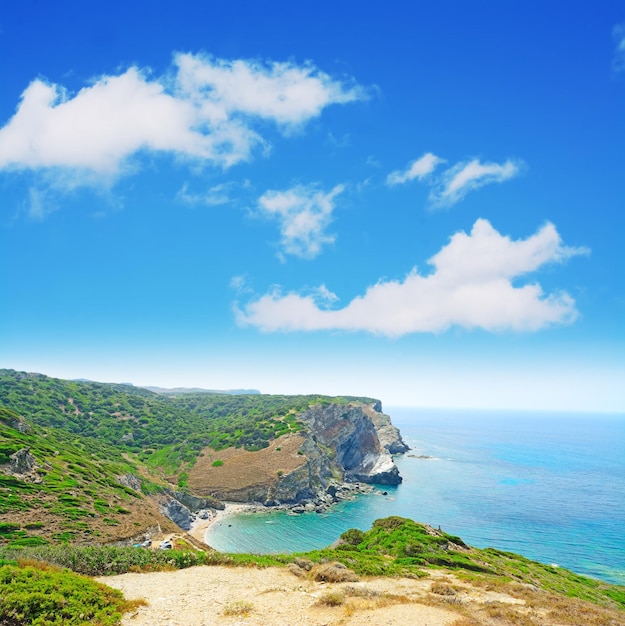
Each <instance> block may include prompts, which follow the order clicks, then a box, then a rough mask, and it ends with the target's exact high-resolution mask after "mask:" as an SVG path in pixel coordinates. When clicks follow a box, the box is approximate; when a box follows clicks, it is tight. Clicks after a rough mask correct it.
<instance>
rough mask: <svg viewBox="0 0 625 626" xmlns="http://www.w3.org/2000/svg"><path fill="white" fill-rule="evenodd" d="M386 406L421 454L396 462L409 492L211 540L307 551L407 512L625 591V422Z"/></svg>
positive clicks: (248, 518) (233, 548) (252, 524)
mask: <svg viewBox="0 0 625 626" xmlns="http://www.w3.org/2000/svg"><path fill="white" fill-rule="evenodd" d="M385 411H386V412H387V413H388V414H389V415H390V416H391V418H392V421H393V423H394V424H395V425H396V426H398V427H399V429H400V430H401V432H402V435H403V437H404V440H405V441H406V443H408V445H409V446H410V447H411V448H412V450H410V452H409V453H408V454H406V455H403V456H399V457H397V458H396V462H397V465H398V467H399V470H400V472H401V475H402V476H403V479H404V482H403V483H402V484H401V485H400V486H398V487H396V488H388V487H382V488H381V489H384V490H386V491H387V492H388V494H387V495H386V496H385V495H382V494H381V493H380V492H378V493H376V494H371V495H365V496H361V497H359V498H358V499H356V500H354V501H350V502H344V503H341V504H339V505H337V506H336V507H334V508H333V509H332V510H331V511H330V512H328V513H325V514H322V515H318V514H316V513H310V514H304V515H300V516H290V515H287V514H285V513H268V514H251V515H250V514H248V515H240V516H237V517H233V518H228V519H227V521H226V520H224V521H222V522H219V521H218V522H216V523H215V524H213V526H212V527H211V528H210V529H209V531H208V534H207V538H206V539H207V542H208V543H209V544H210V545H212V546H213V547H215V548H216V549H218V550H222V551H225V552H256V553H261V552H265V553H266V552H290V551H302V550H309V549H314V548H320V547H324V546H327V545H329V544H330V543H332V542H333V541H335V540H336V539H337V538H338V536H339V535H340V534H341V533H342V532H344V531H345V530H347V529H348V528H360V529H362V530H367V529H368V528H369V527H370V526H371V523H372V522H373V521H374V520H375V519H377V518H379V517H386V516H388V515H401V516H403V517H410V518H412V519H414V520H417V521H419V522H425V523H427V524H430V525H432V526H436V527H438V526H440V527H441V528H442V529H443V530H444V531H446V532H448V533H451V534H454V535H459V536H460V537H462V538H463V539H464V540H465V541H466V542H467V543H470V544H472V545H475V546H478V547H487V546H492V547H496V548H500V549H503V550H509V551H512V552H518V553H520V554H523V555H524V556H527V557H529V558H532V559H536V560H538V561H542V562H543V563H550V564H558V565H560V566H562V567H567V568H569V569H572V570H573V571H576V572H579V573H580V574H585V575H589V576H593V577H595V578H601V579H604V580H607V581H609V582H613V583H618V584H625V416H624V415H620V416H614V415H601V414H598V415H591V414H571V413H568V414H564V413H562V414H560V413H537V412H532V413H528V412H501V411H500V412H495V411H489V412H484V411H481V412H478V411H458V410H454V411H452V410H425V409H406V408H401V409H399V408H395V409H393V408H387V409H385ZM419 457H429V458H419Z"/></svg>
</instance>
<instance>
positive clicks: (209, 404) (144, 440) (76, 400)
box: [0, 370, 373, 471]
mask: <svg viewBox="0 0 625 626" xmlns="http://www.w3.org/2000/svg"><path fill="white" fill-rule="evenodd" d="M352 401H365V402H373V400H372V399H371V398H351V397H336V398H330V397H327V396H320V395H309V396H281V395H249V394H247V395H231V394H214V393H185V394H181V395H180V396H175V397H172V396H164V395H160V394H157V393H153V392H151V391H148V390H146V389H142V388H140V387H133V386H132V385H119V384H108V383H95V382H79V381H68V380H61V379H57V378H50V377H48V376H44V375H42V374H29V373H25V372H16V371H14V370H0V406H4V407H6V408H8V409H12V410H13V411H15V412H16V413H18V414H19V415H21V416H23V417H26V418H27V419H28V420H29V421H30V422H32V423H33V424H38V425H40V426H45V427H54V428H58V429H62V430H64V431H68V432H71V433H74V434H77V435H81V436H84V437H92V438H97V439H98V440H99V441H104V442H107V443H109V444H110V445H112V446H115V447H116V448H117V449H120V450H124V451H128V452H133V453H136V454H139V455H140V458H141V459H142V460H144V461H146V462H148V463H150V464H151V465H152V466H159V465H163V466H164V467H166V468H167V469H168V471H173V470H175V469H176V468H179V467H180V465H181V464H182V463H187V464H188V463H193V461H194V460H195V458H196V457H197V455H198V453H199V452H200V451H201V450H202V449H203V448H205V447H207V446H210V447H212V448H215V449H217V450H219V449H223V448H227V447H230V446H235V447H241V446H243V447H245V448H246V449H248V450H258V449H260V448H264V447H266V446H267V445H268V444H269V442H270V441H272V440H273V439H276V438H278V437H280V436H281V435H284V434H286V433H288V432H297V431H298V430H299V429H300V428H301V425H300V424H299V423H298V422H297V418H296V415H297V413H298V412H300V411H302V410H304V409H306V408H308V406H310V405H311V404H318V403H329V402H335V403H347V402H352Z"/></svg>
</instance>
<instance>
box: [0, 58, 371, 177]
mask: <svg viewBox="0 0 625 626" xmlns="http://www.w3.org/2000/svg"><path fill="white" fill-rule="evenodd" d="M174 61H175V70H174V72H173V73H172V74H171V76H169V77H163V78H155V79H152V78H150V77H149V75H148V73H147V72H145V71H142V70H140V69H139V68H137V67H131V68H130V69H128V70H127V71H125V72H124V73H122V74H120V75H117V76H103V77H101V78H99V79H97V80H96V81H95V82H93V84H91V85H90V86H88V87H85V88H83V89H81V90H80V91H79V92H78V93H76V94H74V95H70V94H68V93H67V92H66V91H65V90H64V89H63V87H61V86H59V85H54V84H48V83H46V82H44V81H42V80H40V79H36V80H34V81H33V82H32V83H31V84H30V85H29V86H28V87H27V89H26V90H25V91H24V93H23V94H22V98H21V102H20V104H19V106H18V108H17V112H16V113H15V115H14V116H13V117H12V118H11V120H10V121H9V122H8V123H7V124H6V125H5V126H4V127H3V128H2V129H0V168H14V169H39V168H69V169H71V170H78V171H82V172H85V173H87V174H88V176H86V178H85V180H93V177H94V176H98V177H102V176H104V177H109V178H110V177H114V176H116V175H118V174H119V173H120V170H121V168H122V166H123V165H124V164H125V163H126V162H127V160H128V158H129V157H131V156H133V155H136V154H137V153H138V152H140V151H151V152H159V153H171V154H174V155H176V156H182V157H186V158H191V159H197V160H201V161H205V162H210V163H212V164H215V165H218V166H225V167H227V166H230V165H232V164H234V163H237V162H239V161H242V160H245V159H248V158H250V156H251V154H252V151H253V149H254V147H255V146H258V145H259V144H264V143H265V140H264V139H263V137H262V136H261V135H260V133H259V129H258V121H259V120H269V121H271V122H273V123H275V124H276V125H277V126H278V128H279V129H280V130H281V131H283V132H292V131H293V129H295V128H297V127H300V126H302V125H303V124H305V123H306V122H307V121H308V120H310V119H311V118H314V117H316V116H318V115H319V114H320V113H321V112H322V110H323V109H324V108H325V107H326V106H328V105H331V104H343V103H346V102H351V101H353V100H356V99H359V98H362V97H363V95H364V92H363V90H362V89H361V88H359V87H358V86H355V85H347V84H345V83H343V82H340V81H338V80H335V79H333V78H331V77H330V76H329V75H327V74H325V73H323V72H321V71H319V70H318V69H316V68H315V67H314V66H313V65H311V64H307V65H301V66H300V65H296V64H294V63H260V62H255V61H243V60H238V61H224V60H220V59H213V58H210V57H207V56H203V55H192V54H178V55H176V56H175V59H174Z"/></svg>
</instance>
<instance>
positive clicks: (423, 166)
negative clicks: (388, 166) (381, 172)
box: [386, 152, 445, 185]
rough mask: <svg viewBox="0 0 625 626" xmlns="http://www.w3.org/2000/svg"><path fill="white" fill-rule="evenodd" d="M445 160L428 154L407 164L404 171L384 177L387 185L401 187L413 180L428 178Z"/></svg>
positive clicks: (397, 171)
mask: <svg viewBox="0 0 625 626" xmlns="http://www.w3.org/2000/svg"><path fill="white" fill-rule="evenodd" d="M444 162H445V159H441V158H439V157H437V156H436V155H435V154H432V153H431V152H428V153H426V154H424V155H423V156H422V157H421V158H419V159H417V160H416V161H413V162H412V163H409V164H408V167H406V169H405V170H395V171H394V172H391V173H390V174H389V175H388V176H387V177H386V183H387V184H388V185H401V184H403V183H407V182H409V181H411V180H414V179H415V178H416V179H418V180H421V179H423V178H425V177H426V176H429V175H430V174H431V173H432V172H433V171H434V170H435V168H436V166H437V165H439V164H440V163H444Z"/></svg>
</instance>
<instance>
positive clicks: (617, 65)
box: [612, 23, 625, 72]
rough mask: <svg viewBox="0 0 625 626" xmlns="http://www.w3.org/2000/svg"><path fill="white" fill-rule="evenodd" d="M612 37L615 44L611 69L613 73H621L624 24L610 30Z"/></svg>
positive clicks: (624, 63)
mask: <svg viewBox="0 0 625 626" xmlns="http://www.w3.org/2000/svg"><path fill="white" fill-rule="evenodd" d="M612 36H613V37H614V41H615V42H616V47H615V50H614V59H613V60H612V67H613V68H614V71H616V72H622V71H623V70H625V23H624V24H617V25H616V26H615V27H614V28H613V29H612Z"/></svg>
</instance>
